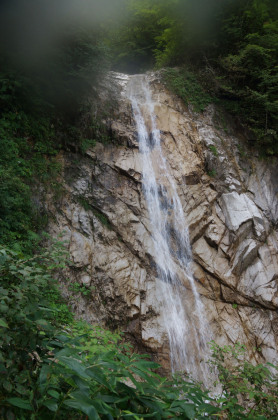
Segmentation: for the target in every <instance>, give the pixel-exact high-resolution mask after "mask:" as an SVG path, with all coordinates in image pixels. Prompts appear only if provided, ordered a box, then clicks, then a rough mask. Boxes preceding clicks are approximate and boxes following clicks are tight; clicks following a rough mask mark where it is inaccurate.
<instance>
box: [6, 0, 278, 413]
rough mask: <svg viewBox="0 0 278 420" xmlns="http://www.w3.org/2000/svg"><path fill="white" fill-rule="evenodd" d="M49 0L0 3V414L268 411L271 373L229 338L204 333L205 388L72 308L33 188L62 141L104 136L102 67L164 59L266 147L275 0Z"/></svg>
mask: <svg viewBox="0 0 278 420" xmlns="http://www.w3.org/2000/svg"><path fill="white" fill-rule="evenodd" d="M56 3H57V2H54V1H44V0H43V1H40V2H38V1H33V0H29V1H23V0H22V1H20V0H17V1H4V2H2V3H1V6H0V11H1V16H0V34H1V40H2V42H1V46H0V63H1V67H0V112H1V116H0V133H1V153H0V272H1V283H0V372H1V375H0V418H1V419H9V420H13V419H21V420H24V419H50V418H53V419H64V418H70V419H86V418H89V419H99V418H103V419H113V418H131V419H141V418H147V417H148V418H153V419H161V418H184V419H192V418H194V419H197V418H229V419H240V418H248V419H267V418H270V419H275V418H277V415H278V414H277V413H278V397H277V380H275V379H273V377H272V374H271V372H270V371H269V369H268V367H266V366H262V365H258V366H252V365H251V364H250V363H248V362H247V361H245V359H244V358H242V357H241V356H242V354H244V349H243V348H242V347H240V346H239V347H238V348H236V349H232V348H224V349H222V348H220V347H219V346H217V345H216V344H213V353H212V360H211V362H210V363H211V364H212V365H213V366H215V365H216V366H217V368H218V370H219V372H220V375H219V378H220V381H221V382H222V386H223V389H224V391H225V392H224V393H223V395H222V397H221V398H219V399H218V400H216V399H213V398H212V397H210V396H209V395H208V391H206V390H203V389H202V387H201V385H200V384H195V383H193V382H190V381H188V380H184V378H182V377H180V376H177V377H174V378H171V379H166V378H161V377H160V376H159V375H158V374H157V373H155V372H156V369H157V368H158V365H157V364H155V363H153V362H151V361H149V360H147V359H146V358H144V357H142V356H140V355H136V354H134V353H133V351H132V348H131V347H130V346H129V345H127V344H126V343H124V339H123V337H122V335H121V334H119V333H111V332H109V331H108V330H105V329H101V328H95V327H92V326H90V325H88V324H86V323H85V322H77V321H75V320H74V316H73V314H72V313H71V311H70V310H69V309H68V307H67V305H66V302H65V301H64V300H63V298H62V297H61V295H60V291H59V287H58V283H57V280H55V279H57V276H58V274H57V273H59V270H60V269H61V268H63V266H64V265H65V264H67V263H68V261H67V258H68V257H67V255H66V253H65V251H64V247H63V244H62V243H60V242H59V241H58V242H57V241H52V242H51V241H50V238H47V235H46V234H44V230H45V229H46V226H47V222H48V219H47V218H48V216H47V214H45V213H44V212H43V210H42V207H41V206H40V203H37V202H36V200H35V199H34V192H35V191H37V190H38V189H39V188H40V186H41V185H42V186H43V188H44V189H46V190H47V189H51V190H55V189H56V190H59V188H60V184H59V177H58V175H59V172H60V169H61V168H60V165H59V163H58V161H57V159H56V157H57V155H58V153H59V152H60V151H61V150H68V149H69V148H70V147H72V144H74V145H75V148H76V150H78V151H79V153H82V152H83V150H84V148H86V147H89V146H90V145H93V144H94V143H95V141H102V140H103V139H106V141H107V135H108V134H107V132H106V128H105V127H102V126H101V122H100V121H99V119H98V117H97V116H95V117H94V118H93V117H91V114H90V110H91V108H92V106H93V105H94V103H96V102H97V101H98V89H99V85H100V83H101V81H102V80H103V77H104V75H105V74H106V73H107V72H108V71H109V70H114V71H119V72H123V73H132V74H133V73H140V72H145V71H149V70H158V71H161V77H162V78H163V80H164V82H165V84H166V85H167V87H168V88H169V89H170V90H172V91H173V92H174V93H175V94H177V95H178V96H180V97H181V99H183V100H184V101H185V102H186V104H187V105H189V106H192V109H193V110H194V111H195V112H202V111H203V110H204V108H205V107H206V106H207V105H208V104H209V103H214V104H215V106H216V107H217V108H219V109H223V110H224V111H225V112H226V113H228V114H231V115H233V117H234V118H235V119H236V121H237V123H238V125H239V127H240V128H241V129H242V131H243V132H244V134H245V136H246V139H247V142H248V150H249V153H250V154H252V153H259V154H260V156H261V157H262V158H263V159H270V158H271V157H272V156H277V153H278V2H277V0H114V1H112V0H111V1H107V0H106V1H104V0H103V1H102V2H98V1H93V0H92V1H89V0H88V1H85V0H84V1H74V0H71V1H69V2H61V4H59V5H57V4H56ZM50 242H51V245H49V243H50ZM46 243H48V247H47V248H45V244H46ZM228 353H229V354H232V356H233V357H234V358H235V360H237V362H238V364H237V365H236V367H235V368H234V369H230V370H229V369H227V368H226V367H225V364H224V361H225V357H226V355H227V354H228ZM138 378H140V379H139V380H138ZM239 384H240V386H239ZM266 388H267V391H266ZM181 396H182V397H181ZM242 401H245V402H246V401H247V408H246V405H244V404H242Z"/></svg>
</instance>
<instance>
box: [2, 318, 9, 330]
mask: <svg viewBox="0 0 278 420" xmlns="http://www.w3.org/2000/svg"><path fill="white" fill-rule="evenodd" d="M0 327H3V328H9V326H8V324H7V322H6V320H5V319H4V318H0Z"/></svg>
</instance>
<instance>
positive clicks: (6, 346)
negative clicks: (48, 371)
mask: <svg viewBox="0 0 278 420" xmlns="http://www.w3.org/2000/svg"><path fill="white" fill-rule="evenodd" d="M63 266H64V263H63V251H62V250H61V244H60V243H59V242H57V243H54V244H53V245H52V247H50V248H49V249H48V250H45V251H44V252H42V253H40V254H39V255H36V256H33V257H30V258H28V259H24V258H23V256H22V254H18V253H16V252H13V251H9V250H7V249H5V248H3V247H1V249H0V272H1V287H0V289H1V290H0V296H1V297H0V319H1V328H2V333H1V338H0V365H1V366H0V370H1V372H2V375H1V378H0V395H1V394H2V393H4V394H5V393H6V392H8V393H12V394H14V393H16V394H19V395H23V394H25V387H26V384H28V381H29V379H30V375H31V376H32V371H33V368H34V365H36V361H38V360H40V358H41V357H42V356H43V355H44V354H46V353H47V352H48V349H47V348H46V344H45V343H46V340H47V339H48V338H49V337H51V336H52V335H53V334H54V328H53V324H55V322H56V321H55V318H54V317H55V314H56V313H57V311H58V310H59V308H58V307H56V310H52V308H51V307H50V306H49V304H48V300H47V298H46V295H45V290H47V289H48V288H49V287H51V286H52V284H53V279H52V276H51V272H52V271H53V270H54V269H57V268H61V267H63ZM46 267H48V268H47V269H46ZM51 321H53V322H52V324H51ZM0 399H1V397H0Z"/></svg>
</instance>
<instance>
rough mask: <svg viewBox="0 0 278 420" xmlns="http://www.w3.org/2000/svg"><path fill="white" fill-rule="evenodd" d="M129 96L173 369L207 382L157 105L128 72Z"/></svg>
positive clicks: (202, 322) (198, 314)
mask: <svg viewBox="0 0 278 420" xmlns="http://www.w3.org/2000/svg"><path fill="white" fill-rule="evenodd" d="M127 95H128V97H129V99H130V101H131V104H132V109H133V114H134V119H135V122H136V125H137V132H138V141H139V151H140V153H141V156H142V167H143V173H142V187H143V192H144V196H145V199H146V203H147V209H148V213H149V218H150V229H151V234H152V239H153V255H154V258H155V262H156V269H157V277H158V278H159V280H160V281H159V282H158V284H159V288H160V290H158V291H157V292H158V293H159V294H160V295H161V296H162V301H163V305H164V308H163V313H164V323H165V329H166V330H167V333H168V337H169V345H170V356H171V365H172V371H173V372H174V371H182V372H187V373H189V374H191V375H192V376H193V377H194V378H195V379H198V380H201V381H203V382H204V383H205V384H208V377H207V376H208V371H207V368H206V366H205V365H204V364H203V362H202V360H203V358H204V357H206V356H207V354H208V349H207V342H208V341H209V340H210V339H211V336H210V333H209V328H208V326H207V324H206V319H205V318H206V316H205V313H204V309H203V305H202V302H201V300H200V297H199V294H198V292H197V290H196V286H195V283H194V278H193V275H192V272H191V259H192V258H191V248H190V242H189V236H188V229H187V224H186V220H185V216H184V212H183V209H182V205H181V202H180V199H179V196H178V193H177V190H176V185H175V180H174V178H173V176H172V175H171V173H170V170H169V168H168V165H167V162H166V158H165V156H164V154H163V150H162V147H161V136H160V131H159V130H158V128H157V126H156V117H155V112H154V107H155V104H154V102H153V100H152V96H151V90H150V87H149V84H148V79H147V76H146V75H136V76H131V77H130V79H129V83H128V88H127Z"/></svg>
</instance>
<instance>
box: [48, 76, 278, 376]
mask: <svg viewBox="0 0 278 420" xmlns="http://www.w3.org/2000/svg"><path fill="white" fill-rule="evenodd" d="M149 79H150V83H151V86H152V93H153V97H154V99H155V102H156V106H155V113H156V115H157V127H158V129H159V130H160V132H161V134H162V140H163V148H164V152H165V155H166V156H167V161H168V165H169V167H170V170H171V172H172V174H173V176H174V178H175V182H176V188H177V191H178V194H179V196H180V199H181V202H182V205H183V209H184V212H185V215H186V219H187V222H188V226H189V232H190V240H191V245H192V251H193V259H194V261H193V272H194V278H195V282H196V287H197V289H198V291H199V293H200V295H201V298H202V302H203V305H204V308H205V313H204V316H206V318H207V319H208V322H209V324H210V327H211V330H212V333H213V336H214V339H215V341H216V342H217V343H219V344H221V345H223V344H229V343H236V342H240V343H243V344H245V345H246V347H247V350H248V352H249V357H250V359H251V360H256V361H269V362H275V363H277V362H278V334H277V332H278V316H277V306H278V291H277V284H278V282H277V280H278V232H277V221H278V165H277V160H274V159H273V161H266V160H265V161H264V160H259V159H258V157H257V156H250V154H249V153H248V151H247V149H246V148H245V146H244V141H243V139H241V138H240V136H239V135H238V137H237V136H236V135H235V134H234V132H233V130H232V129H230V128H229V127H228V128H227V127H225V129H224V128H221V127H217V124H216V123H215V111H214V108H213V106H209V107H208V108H207V110H206V112H205V113H204V114H203V115H200V114H195V113H193V112H192V111H191V110H190V109H188V108H187V107H185V105H183V104H182V103H181V101H180V100H179V99H178V98H177V97H176V96H175V95H172V94H171V93H169V92H168V91H167V89H166V88H165V86H164V85H163V84H162V83H161V82H160V80H159V77H158V76H157V75H156V74H151V75H150V76H149ZM127 80H128V77H127V76H124V75H119V74H112V75H111V76H110V81H109V83H110V84H111V85H113V86H114V90H115V92H117V94H118V95H119V97H118V110H117V116H116V117H115V118H114V120H113V121H112V122H111V121H110V124H111V130H112V131H113V135H114V137H115V138H116V139H117V140H118V142H119V144H117V145H113V144H111V145H102V144H100V143H97V145H96V146H95V147H94V148H93V149H90V150H88V151H87V153H86V155H84V156H79V155H78V156H77V155H76V154H74V153H69V152H65V153H63V154H62V155H61V156H60V159H61V163H62V166H63V184H64V188H65V193H64V194H63V196H62V198H60V201H59V203H58V204H57V203H56V204H53V203H52V201H51V200H52V198H51V197H49V199H48V204H47V205H48V211H49V213H51V214H52V215H53V218H52V221H51V223H50V226H49V231H50V233H51V234H52V235H53V236H57V234H58V233H61V232H62V235H63V238H64V239H65V240H67V241H68V248H69V253H70V258H71V261H72V265H71V266H70V267H69V268H68V269H67V272H65V273H64V281H63V283H62V287H63V293H64V294H65V295H66V296H67V297H69V298H70V301H71V305H72V306H73V308H74V310H75V312H76V313H77V315H78V316H80V317H83V318H86V319H87V320H88V321H90V322H92V323H104V324H106V325H111V326H113V327H116V326H119V327H120V329H121V330H125V331H127V332H128V334H129V336H130V337H131V338H132V340H133V342H134V343H135V344H137V346H138V349H140V350H144V351H149V352H151V353H153V354H154V355H156V356H155V357H157V359H158V360H159V361H160V362H161V363H162V364H163V366H164V367H165V368H166V369H167V368H168V367H169V346H168V338H167V334H166V331H165V329H164V327H163V323H162V322H161V317H162V313H163V306H162V305H161V299H160V296H159V295H157V293H156V290H157V289H156V282H157V281H159V280H158V279H157V278H156V272H155V262H154V258H153V255H152V239H151V235H150V225H149V217H148V213H147V209H146V203H145V200H144V195H143V193H142V188H141V172H142V171H141V159H140V153H139V150H138V144H137V139H136V128H135V123H134V121H133V117H132V111H131V105H130V103H129V101H128V100H127V99H126V97H125V95H124V90H125V86H126V83H127ZM103 95H105V92H104V93H103ZM73 282H77V283H79V284H80V285H84V286H85V287H86V288H88V290H89V291H90V294H89V295H87V296H82V293H75V294H73V293H72V291H71V289H70V287H69V286H70V284H71V283H73ZM185 298H186V297H185ZM188 299H190V295H189V296H188Z"/></svg>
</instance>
